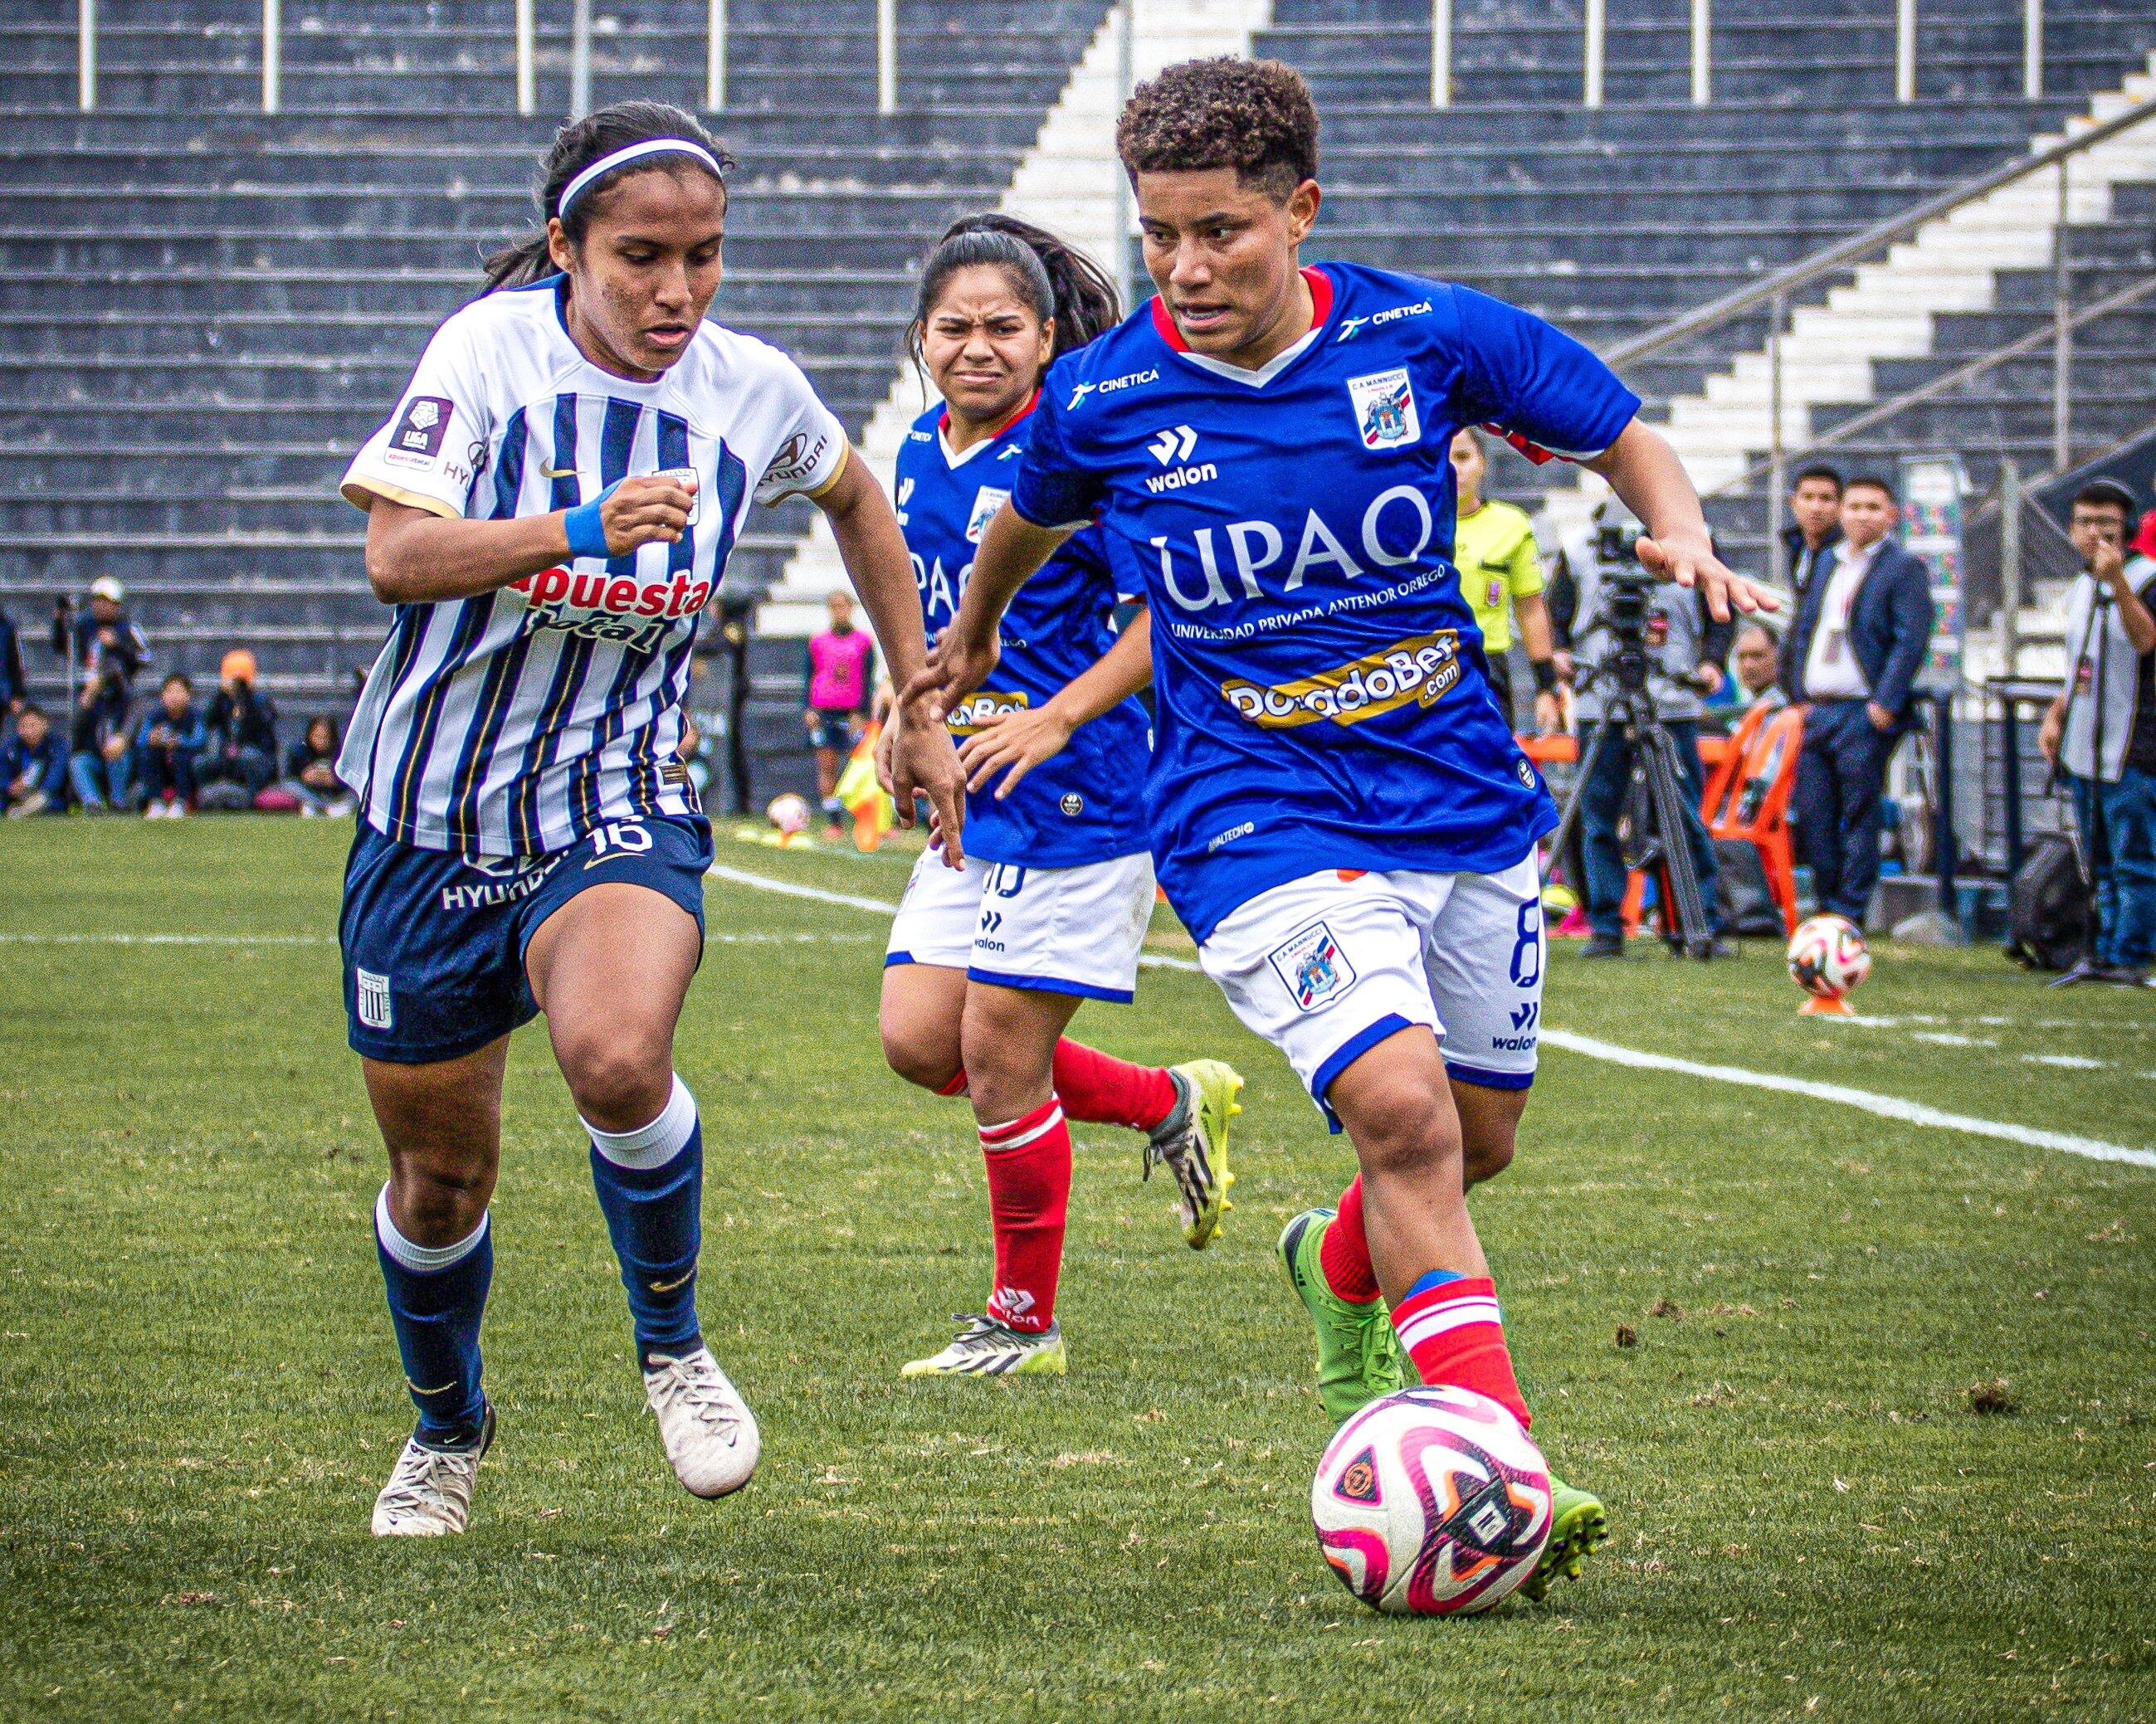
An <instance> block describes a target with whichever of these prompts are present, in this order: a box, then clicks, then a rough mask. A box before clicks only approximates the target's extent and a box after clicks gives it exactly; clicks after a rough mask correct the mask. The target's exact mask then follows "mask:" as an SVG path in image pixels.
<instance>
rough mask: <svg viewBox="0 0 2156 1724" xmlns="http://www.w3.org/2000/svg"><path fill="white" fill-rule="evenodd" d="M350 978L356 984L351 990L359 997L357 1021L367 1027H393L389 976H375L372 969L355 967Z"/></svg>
mask: <svg viewBox="0 0 2156 1724" xmlns="http://www.w3.org/2000/svg"><path fill="white" fill-rule="evenodd" d="M352 980H353V982H354V983H356V984H357V986H356V987H355V988H354V989H353V992H354V993H357V995H358V997H359V1021H360V1022H361V1023H362V1024H365V1025H366V1026H367V1028H368V1029H393V1028H394V1027H395V1025H394V1023H393V1014H392V1013H391V1011H390V1008H389V978H388V977H387V976H377V974H375V972H373V971H372V970H362V969H357V968H355V969H354V970H353V972H352Z"/></svg>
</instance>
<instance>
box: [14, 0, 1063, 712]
mask: <svg viewBox="0 0 2156 1724" xmlns="http://www.w3.org/2000/svg"><path fill="white" fill-rule="evenodd" d="M596 9H597V10H598V14H599V16H598V19H597V28H596V33H595V41H596V50H597V51H596V54H595V62H594V74H593V100H594V101H596V102H604V101H608V100H614V99H617V98H619V97H622V96H626V95H656V96H660V97H663V98H665V99H668V100H675V101H677V102H680V103H682V104H684V105H696V104H697V103H699V102H700V101H701V97H702V93H703V87H704V66H705V54H706V49H705V43H706V38H705V34H704V30H705V21H706V7H705V6H704V5H703V4H702V3H701V0H637V3H634V4H629V3H621V4H618V5H613V6H608V5H606V4H604V3H603V0H602V3H601V5H600V6H599V7H598V8H596ZM1104 9H1105V0H1039V3H1035V4H1032V5H1029V6H1028V7H1027V8H1024V13H1023V16H1022V17H1020V16H1018V15H1014V14H1013V13H1010V12H1009V9H1008V8H1003V7H1000V6H991V5H988V4H986V3H984V0H901V5H900V8H899V69H900V75H899V85H898V90H899V105H898V110H897V111H896V113H894V114H891V115H880V114H879V113H878V112H877V111H876V105H875V37H874V21H875V7H874V5H873V3H872V0H849V3H847V4H844V5H843V6H839V7H833V6H830V5H828V4H811V3H808V0H734V3H733V5H732V7H731V55H730V64H729V68H728V90H727V95H728V105H727V109H726V111H725V112H724V113H722V114H718V115H706V116H705V117H706V121H707V123H708V124H710V125H711V128H712V129H713V130H714V131H717V132H718V133H720V135H721V136H723V137H724V138H725V139H726V141H727V142H728V144H729V146H731V149H732V150H733V151H734V152H735V154H736V155H737V156H738V157H739V158H740V164H741V165H740V167H739V169H738V170H737V172H736V174H735V176H734V177H733V182H732V204H731V212H730V223H729V235H728V241H727V250H726V255H727V264H728V275H727V280H726V285H725V286H724V287H723V288H722V289H721V295H720V299H719V301H718V306H717V315H718V316H721V318H723V319H724V320H725V321H727V322H728V323H729V324H731V325H732V326H736V327H739V328H742V329H745V330H747V331H751V332H752V333H754V334H757V335H758V336H762V337H763V338H765V339H766V340H769V341H774V342H776V343H778V345H779V346H783V347H784V348H786V349H787V350H788V351H790V352H792V353H793V354H794V356H795V357H797V358H798V359H799V360H800V361H801V362H802V363H803V366H804V367H806V368H807V369H808V372H809V373H810V374H811V376H812V377H814V379H815V381H816V382H817V385H818V387H819V389H820V390H821V391H822V392H823V393H824V396H825V398H826V399H828V400H829V402H830V403H831V404H832V405H833V407H834V408H836V409H837V410H838V411H839V413H840V415H841V416H842V417H843V418H844V419H845V420H846V422H847V424H848V426H849V428H850V430H851V431H854V432H855V433H858V432H859V430H860V428H861V426H862V425H863V423H865V419H866V418H867V415H868V414H869V413H870V411H871V409H872V408H874V407H875V404H876V403H877V402H878V401H880V399H881V398H882V397H883V395H884V394H885V391H886V387H887V385H888V382H889V378H890V374H891V364H892V360H893V356H894V353H895V351H896V332H897V330H898V327H899V326H900V325H901V323H902V321H903V320H904V317H905V316H906V310H907V309H908V307H909V305H910V301H911V283H910V279H909V272H910V270H911V268H912V266H913V264H914V263H915V260H916V259H917V257H918V255H919V253H920V251H921V248H922V246H923V244H925V241H926V239H927V238H928V237H930V236H932V234H933V233H935V232H936V231H937V229H938V228H940V226H941V225H942V223H945V222H946V221H947V220H948V219H949V218H951V217H952V216H953V215H955V214H957V213H959V212H960V211H962V210H966V209H972V208H982V207H983V206H986V205H991V204H993V203H994V202H995V200H996V198H998V196H999V195H1000V193H1001V192H1002V190H1003V188H1004V185H1005V184H1006V182H1008V181H1009V177H1010V174H1011V172H1012V169H1013V167H1014V164H1015V162H1016V161H1017V159H1018V156H1019V152H1020V151H1023V150H1024V148H1026V147H1027V146H1029V144H1030V143H1031V142H1032V141H1033V140H1034V136H1035V134H1036V133H1037V132H1038V131H1039V127H1040V124H1041V121H1042V116H1043V115H1044V114H1045V112H1046V110H1047V109H1048V108H1049V106H1050V105H1051V104H1052V103H1053V102H1054V100H1055V98H1056V95H1057V94H1058V92H1059V91H1060V90H1061V88H1062V86H1063V84H1064V82H1065V79H1066V77H1067V75H1068V73H1069V69H1070V65H1071V64H1072V63H1073V62H1075V59H1077V58H1078V56H1079V54H1081V52H1082V50H1083V49H1084V48H1085V45H1086V43H1087V41H1088V40H1090V39H1091V37H1092V36H1093V35H1094V33H1096V29H1097V27H1098V24H1099V22H1100V18H1101V15H1102V13H1103V11H1104ZM540 10H541V14H542V16H541V24H542V32H541V38H540V50H541V51H540V55H539V62H538V72H539V77H538V90H537V95H538V104H537V105H538V107H539V110H540V112H541V115H542V116H547V115H552V116H558V115H560V114H561V113H562V111H563V110H565V109H566V107H567V95H568V90H567V48H566V40H565V35H564V32H565V30H566V25H567V13H568V8H567V6H566V4H563V5H555V4H542V7H541V8H540ZM261 15H262V13H261V8H260V6H259V4H258V3H254V0H105V4H103V5H102V6H100V8H99V18H100V33H99V44H100V78H99V90H98V95H99V105H98V111H96V112H95V113H93V114H87V115H85V114H80V113H78V112H77V111H76V110H75V97H76V83H75V76H76V74H75V13H74V4H73V0H11V3H10V5H9V6H8V8H6V11H5V13H4V15H0V115H4V117H5V121H6V126H5V131H4V136H0V332H4V333H0V603H6V604H7V605H8V608H9V609H10V610H11V611H12V612H13V613H14V615H15V616H16V618H17V619H18V622H21V623H24V624H25V625H26V627H28V629H29V630H30V632H31V633H32V634H33V635H34V634H35V633H36V632H37V630H38V625H39V624H40V623H41V622H42V619H43V618H44V615H45V614H46V613H47V612H48V610H49V604H50V601H51V598H52V596H53V595H54V593H61V592H69V593H80V592H81V590H82V589H83V588H84V587H85V586H86V585H87V583H88V582H89V581H90V579H92V578H93V577H95V576H97V575H100V574H112V575H116V576H118V577H120V578H121V580H122V581H123V582H126V584H127V585H128V587H129V588H130V590H131V601H132V607H133V608H134V610H135V612H136V615H137V617H138V618H139V619H140V620H141V622H142V623H143V624H144V626H145V627H146V629H148V630H149V632H150V634H151V637H152V639H153V642H154V643H155V644H156V646H157V651H158V656H159V659H160V662H161V663H162V664H178V665H180V666H182V667H183V668H187V669H189V670H197V671H201V670H207V669H209V668H211V667H213V665H214V664H215V660H216V657H217V655H218V652H219V651H220V650H221V649H223V647H225V646H227V645H228V644H232V643H233V642H234V641H235V640H241V639H244V640H245V641H246V642H247V643H248V644H251V645H253V646H254V648H255V649H256V651H257V652H258V654H259V655H260V657H261V659H262V660H263V663H264V671H265V680H266V681H267V682H268V684H269V686H271V687H272V688H273V689H275V690H279V691H280V693H282V694H283V695H285V697H286V700H285V704H286V705H287V706H288V708H292V707H295V706H298V707H305V706H311V705H315V704H321V705H323V706H329V705H332V704H335V702H336V697H337V696H339V695H341V694H342V692H343V691H344V690H345V689H346V686H347V685H348V683H349V680H350V676H351V673H352V668H353V667H354V666H355V665H357V664H364V663H365V662H366V661H367V659H370V658H371V657H372V654H373V651H374V649H375V646H376V644H377V643H378V641H379V639H380V636H381V634H382V628H383V624H384V620H385V613H383V611H382V608H381V607H380V606H379V605H377V603H375V601H374V600H373V598H372V596H371V595H370V594H369V593H368V592H367V586H366V581H365V577H364V574H363V572H362V567H361V557H360V534H361V529H362V520H361V517H360V516H358V515H357V514H356V513H355V512H354V511H352V510H351V509H350V508H349V507H348V506H347V505H344V504H343V503H341V501H339V500H337V497H336V480H337V477H338V475H339V474H340V473H341V469H342V466H343V464H344V462H345V460H346V459H347V458H348V456H349V454H350V452H351V450H352V449H353V448H354V447H355V446H356V445H357V443H358V441H359V440H360V439H362V437H363V436H364V435H365V434H367V431H369V430H370V429H372V427H373V426H374V424H375V423H377V422H378V421H379V419H380V418H382V415H383V414H384V413H386V412H387V410H388V408H389V407H390V406H392V405H393V403H394V401H395V398H396V397H397V394H398V391H399V390H400V389H401V387H403V382H404V381H405V378H406V377H407V376H408V372H409V369H410V367H411V365H412V363H413V361H414V359H415V358H416V357H417V356H418V352H419V350H420V348H421V347H422V346H423V344H424V341H425V340H426V337H427V336H428V334H429V331H431V330H432V329H433V327H434V326H435V324H437V323H438V322H439V321H440V320H441V319H442V318H443V317H444V316H446V315H447V314H448V313H449V311H450V310H453V309H454V307H455V306H456V305H459V303H461V302H462V301H463V300H465V299H466V298H467V297H469V295H470V293H471V292H472V290H474V288H475V286H476V285H477V271H478V265H479V260H480V257H481V255H482V254H484V253H485V251H486V250H488V249H491V248H492V247H493V246H495V245H496V244H500V242H501V241H502V240H503V239H505V238H506V237H508V236H510V235H512V234H514V233H518V232H520V231H522V230H524V229H525V228H527V227H528V225H529V224H530V223H531V221H532V220H533V212H532V206H531V195H530V187H531V182H532V179H533V177H534V167H535V163H536V157H537V156H538V155H539V153H540V152H541V151H542V150H543V148H544V147H545V146H546V143H547V140H548V138H549V137H550V136H551V135H552V131H553V128H554V126H555V125H556V124H557V118H552V117H525V116H520V115H517V114H516V112H515V110H514V98H515V81H514V38H513V35H512V25H513V16H514V11H513V6H512V5H511V0H476V3H469V4H458V5H449V4H439V5H428V4H418V3H402V0H286V3H285V6H284V8H283V15H284V23H285V35H284V51H283V79H282V98H283V100H282V111H281V112H280V113H279V114H277V115H264V114H262V113H261V112H260V111H259V105H260V100H261V82H260V70H259V68H260V57H261V43H260V39H259V24H260V19H261ZM806 513H807V511H806V508H805V505H794V506H793V507H791V508H788V509H784V510H781V511H774V512H773V513H772V514H771V515H769V516H760V517H759V518H757V519H755V520H753V521H752V527H753V528H754V529H755V530H754V531H752V533H751V534H750V535H749V536H747V537H746V538H744V540H743V541H742V545H741V546H740V548H739V549H738V550H737V553H736V557H735V567H734V569H733V571H732V576H733V580H734V582H736V583H737V584H741V585H747V586H749V587H755V588H759V589H760V588H761V587H762V586H763V585H765V584H767V583H768V582H769V581H770V580H771V579H772V577H773V575H774V574H775V573H776V572H777V570H778V567H779V566H780V564H781V562H783V557H785V555H786V553H787V552H788V548H789V547H790V546H791V544H792V543H793V541H794V540H795V539H796V538H798V536H799V534H800V532H801V531H802V530H803V526H804V525H805V515H806ZM31 659H32V664H33V670H37V671H38V673H39V674H40V675H41V677H43V678H44V680H46V681H47V682H52V681H56V680H57V676H58V665H57V664H56V662H55V661H54V660H52V659H50V658H49V656H47V655H46V654H44V653H43V652H42V650H41V649H38V647H37V645H36V643H35V641H34V639H33V643H32V651H31ZM772 680H773V685H774V686H773V688H772V689H771V690H769V691H768V695H769V698H768V699H767V700H760V701H759V706H760V707H761V708H762V709H763V710H762V711H761V713H760V716H759V722H760V725H761V727H762V730H763V731H766V732H768V733H769V735H768V737H767V740H768V741H769V742H770V744H771V746H773V747H778V746H779V743H780V741H781V740H782V739H783V744H784V746H785V747H788V748H791V749H792V750H794V751H796V752H798V748H799V746H800V745H799V720H798V711H797V710H795V709H796V708H797V706H798V702H797V700H796V699H795V691H794V690H793V688H792V687H791V686H786V687H784V688H783V690H782V689H781V688H780V687H779V686H778V685H781V684H788V683H790V678H789V677H788V675H785V674H783V671H781V670H774V671H773V679H772ZM789 719H790V723H791V726H792V727H791V730H790V731H788V730H786V728H785V725H786V723H787V721H788V720H789Z"/></svg>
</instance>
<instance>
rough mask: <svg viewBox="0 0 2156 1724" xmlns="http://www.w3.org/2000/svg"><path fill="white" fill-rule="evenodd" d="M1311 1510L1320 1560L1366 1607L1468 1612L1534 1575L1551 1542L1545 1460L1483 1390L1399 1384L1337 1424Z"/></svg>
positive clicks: (1403, 1612)
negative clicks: (1392, 1392)
mask: <svg viewBox="0 0 2156 1724" xmlns="http://www.w3.org/2000/svg"><path fill="white" fill-rule="evenodd" d="M1310 1515H1311V1519H1312V1521H1314V1522H1315V1523H1316V1525H1317V1544H1318V1548H1319V1549H1320V1550H1321V1551H1322V1552H1324V1555H1325V1560H1326V1561H1327V1562H1330V1563H1331V1564H1332V1568H1333V1572H1334V1573H1337V1574H1338V1575H1339V1577H1340V1579H1341V1583H1342V1585H1344V1586H1345V1587H1346V1588H1347V1590H1348V1591H1349V1592H1351V1593H1354V1595H1355V1596H1356V1597H1357V1598H1360V1599H1361V1600H1362V1601H1363V1603H1365V1604H1368V1605H1370V1606H1372V1607H1373V1609H1378V1610H1382V1611H1384V1612H1385V1613H1386V1614H1389V1615H1394V1616H1464V1615H1471V1614H1474V1613H1475V1612H1476V1611H1481V1610H1487V1609H1490V1607H1491V1605H1493V1604H1496V1603H1499V1602H1500V1601H1501V1600H1502V1599H1504V1598H1507V1597H1509V1596H1510V1595H1511V1594H1512V1592H1513V1591H1514V1590H1515V1589H1517V1588H1518V1586H1519V1584H1520V1583H1521V1582H1522V1581H1523V1580H1525V1579H1526V1578H1527V1577H1528V1576H1529V1575H1530V1574H1532V1573H1534V1568H1535V1563H1536V1562H1537V1560H1539V1558H1540V1557H1541V1556H1542V1553H1543V1547H1544V1546H1546V1545H1547V1544H1548V1542H1549V1533H1550V1478H1549V1467H1548V1463H1546V1462H1545V1461H1544V1460H1543V1455H1542V1450H1541V1449H1537V1447H1536V1446H1535V1444H1534V1442H1533V1440H1532V1439H1531V1438H1530V1437H1529V1436H1528V1435H1527V1433H1526V1432H1525V1431H1523V1430H1522V1429H1520V1425H1519V1421H1518V1420H1517V1419H1514V1418H1513V1417H1512V1414H1509V1413H1507V1411H1506V1410H1505V1409H1504V1408H1502V1407H1501V1406H1499V1405H1498V1404H1497V1403H1496V1402H1495V1401H1493V1400H1491V1399H1490V1398H1488V1397H1487V1396H1485V1395H1478V1394H1476V1393H1474V1392H1473V1391H1472V1390H1470V1389H1464V1388H1410V1389H1404V1390H1402V1391H1401V1392H1400V1393H1399V1394H1395V1395H1387V1396H1386V1397H1385V1398H1383V1399H1382V1400H1378V1401H1373V1402H1372V1403H1370V1404H1369V1405H1368V1406H1367V1407H1365V1408H1363V1410H1362V1411H1361V1412H1359V1413H1358V1414H1356V1415H1355V1416H1354V1417H1353V1418H1352V1419H1349V1420H1348V1421H1347V1424H1343V1425H1342V1426H1341V1427H1340V1430H1339V1434H1337V1435H1336V1436H1335V1437H1334V1438H1333V1439H1332V1444H1330V1445H1329V1446H1328V1447H1327V1449H1326V1451H1325V1458H1324V1460H1321V1461H1320V1462H1318V1464H1317V1478H1316V1480H1313V1481H1312V1485H1311V1487H1310Z"/></svg>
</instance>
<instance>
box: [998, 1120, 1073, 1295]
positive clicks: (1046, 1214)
mask: <svg viewBox="0 0 2156 1724" xmlns="http://www.w3.org/2000/svg"><path fill="white" fill-rule="evenodd" d="M981 1155H982V1158H983V1160H984V1161H985V1162H987V1163H988V1213H989V1216H990V1218H991V1219H992V1221H993V1224H994V1227H995V1235H996V1285H995V1290H994V1291H993V1293H991V1294H990V1295H989V1296H988V1315H989V1316H992V1317H993V1318H994V1319H995V1320H996V1321H998V1322H999V1323H1004V1324H1007V1325H1008V1326H1010V1327H1011V1328H1014V1329H1022V1330H1024V1331H1026V1332H1027V1333H1029V1334H1039V1332H1040V1331H1042V1330H1044V1329H1045V1328H1047V1326H1049V1325H1050V1323H1052V1322H1054V1321H1055V1281H1056V1277H1057V1276H1058V1275H1060V1273H1061V1272H1062V1269H1063V1228H1064V1222H1065V1217H1066V1216H1067V1214H1068V1213H1069V1212H1070V1127H1069V1126H1066V1125H1065V1123H1064V1121H1063V1106H1062V1104H1061V1103H1060V1102H1059V1101H1057V1100H1056V1099H1055V1096H1053V1095H1050V1097H1049V1098H1048V1100H1047V1101H1045V1102H1043V1103H1042V1104H1041V1105H1040V1106H1039V1107H1036V1108H1035V1109H1034V1111H1032V1112H1031V1113H1029V1114H1025V1115H1024V1116H1021V1117H1019V1118H1018V1119H1014V1120H1012V1121H1009V1123H1008V1124H1005V1125H1001V1126H982V1127H981Z"/></svg>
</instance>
